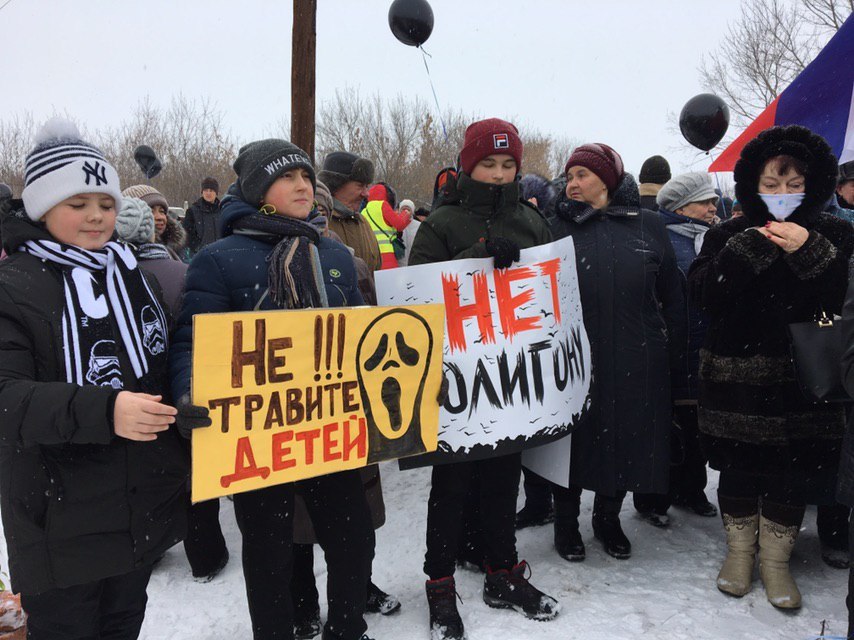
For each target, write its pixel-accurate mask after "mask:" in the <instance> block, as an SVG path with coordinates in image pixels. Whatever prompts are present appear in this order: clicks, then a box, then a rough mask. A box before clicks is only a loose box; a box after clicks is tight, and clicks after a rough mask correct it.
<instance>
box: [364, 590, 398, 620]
mask: <svg viewBox="0 0 854 640" xmlns="http://www.w3.org/2000/svg"><path fill="white" fill-rule="evenodd" d="M365 611H366V612H367V613H380V614H382V615H384V616H388V615H391V614H392V613H395V612H397V611H400V600H398V599H397V598H395V597H394V596H390V595H389V594H387V593H386V592H385V591H383V590H382V589H380V588H379V587H378V586H377V585H375V584H374V583H373V582H368V600H367V602H366V603H365Z"/></svg>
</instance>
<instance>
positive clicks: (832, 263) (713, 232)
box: [0, 118, 854, 640]
mask: <svg viewBox="0 0 854 640" xmlns="http://www.w3.org/2000/svg"><path fill="white" fill-rule="evenodd" d="M523 166H524V146H523V141H522V137H521V136H520V133H519V131H518V130H517V128H516V127H515V126H514V125H512V124H511V123H509V122H506V121H504V120H500V119H497V118H490V119H486V120H481V121H478V122H474V123H472V124H471V125H470V126H469V127H468V129H467V130H466V132H465V137H464V141H463V145H462V148H461V149H460V153H459V157H458V159H457V162H456V164H455V166H453V167H445V168H443V169H442V170H441V171H439V172H438V174H437V176H436V181H435V185H434V197H433V200H432V202H430V203H423V204H424V206H423V207H417V206H416V203H415V202H414V201H413V200H412V199H406V198H404V199H398V194H397V193H396V192H395V189H394V186H393V185H390V184H387V183H385V182H382V181H378V180H376V178H377V176H376V175H375V171H374V166H373V164H372V162H371V161H370V160H369V159H367V158H363V157H359V156H357V155H355V154H352V153H349V152H347V151H344V150H341V151H335V152H333V153H330V154H328V155H327V156H326V157H325V158H324V159H323V162H322V164H321V165H320V166H319V167H318V168H316V167H315V165H314V163H313V162H312V160H311V159H310V158H309V156H308V155H307V154H306V153H305V151H303V150H302V149H300V148H299V147H297V146H296V145H294V144H292V143H291V142H288V141H286V140H281V139H265V140H258V141H254V142H250V143H249V144H246V145H245V146H243V147H242V148H241V149H240V150H239V153H238V154H237V157H236V158H235V159H234V164H233V168H234V173H235V178H234V181H233V183H232V184H231V185H230V186H229V187H228V188H227V189H226V190H225V193H224V195H223V197H222V199H221V200H220V199H219V194H220V185H219V184H218V182H217V181H216V180H215V179H213V178H210V177H208V178H204V180H202V182H201V185H200V186H201V195H200V197H199V198H198V200H197V201H195V202H194V203H193V204H192V206H190V207H189V209H188V210H187V211H186V212H185V214H184V216H183V219H179V218H177V217H174V216H173V214H172V212H171V211H170V207H169V203H168V202H167V200H166V198H165V197H164V195H163V194H162V193H160V192H159V191H158V190H157V189H155V188H154V187H152V186H151V185H148V184H139V185H131V186H127V187H126V188H125V189H124V190H121V189H120V186H119V178H118V175H117V173H116V171H115V169H114V168H113V166H112V165H111V164H110V161H109V160H108V159H107V158H106V157H104V155H103V154H102V153H101V151H100V150H99V149H97V148H96V147H95V146H93V145H92V144H90V143H88V142H86V141H85V140H84V139H83V138H82V137H81V135H80V133H79V132H78V131H77V130H76V128H75V127H74V126H73V125H72V124H70V123H68V122H67V121H64V120H61V119H54V120H51V121H49V122H48V123H47V124H46V125H45V126H44V128H43V129H42V130H41V132H40V133H39V134H38V135H37V137H36V140H35V142H34V146H33V149H32V151H31V152H30V154H29V155H28V156H27V158H26V164H25V167H24V168H23V169H24V182H25V186H24V189H23V192H22V193H21V194H18V195H20V198H16V197H15V195H16V194H13V193H11V190H9V189H8V188H6V187H5V186H4V185H0V233H2V236H1V237H2V247H3V256H2V261H0V414H2V415H3V419H2V422H0V509H1V510H2V518H3V527H4V532H5V536H6V540H7V546H8V554H9V572H10V576H11V581H12V588H13V589H14V590H15V591H16V592H19V593H20V594H21V602H22V605H23V607H24V609H25V610H26V612H27V614H28V637H29V638H32V639H34V640H45V639H50V640H60V639H68V638H113V639H125V638H127V639H132V638H136V637H138V635H139V631H140V628H141V625H142V622H143V618H144V614H145V607H146V601H147V596H146V588H147V584H148V581H149V577H150V575H151V571H152V567H153V566H154V565H155V564H156V562H157V561H158V560H159V559H160V558H161V557H162V556H163V554H164V553H165V551H166V550H167V549H169V548H170V547H172V546H173V545H175V544H177V543H179V542H180V541H182V540H183V546H184V550H185V553H186V557H187V560H188V563H189V573H191V574H192V577H193V579H195V580H197V581H199V582H207V581H210V580H213V579H215V578H216V576H217V575H218V574H219V573H220V572H221V571H222V569H223V568H224V567H225V566H226V565H227V563H228V562H229V554H228V549H227V545H226V541H225V538H224V536H223V533H222V530H221V527H220V522H219V510H220V502H219V501H218V500H211V501H206V502H201V503H197V504H191V503H190V500H189V496H188V470H189V464H190V455H189V439H190V436H191V434H192V432H193V430H194V429H197V428H206V427H209V426H210V425H211V419H210V417H209V415H208V410H207V408H206V407H202V406H196V405H194V404H193V403H192V399H191V395H190V378H191V362H192V350H193V340H192V319H193V316H195V315H198V314H205V313H220V312H227V311H251V310H256V311H257V310H275V309H305V308H317V307H350V306H360V305H365V304H368V305H374V304H376V303H377V294H376V289H375V285H374V273H375V272H377V271H379V270H382V269H395V268H400V267H403V266H408V265H419V264H426V263H432V262H443V261H449V260H459V259H464V258H491V259H492V260H493V262H494V266H495V268H497V269H506V268H510V267H512V265H513V264H514V263H515V262H517V261H519V259H520V252H521V250H523V249H526V248H530V247H534V246H538V245H544V244H548V243H550V242H552V241H555V240H558V239H561V238H565V237H571V238H572V239H573V243H574V246H575V255H576V265H575V267H576V271H577V275H578V281H579V289H580V296H581V302H582V311H583V318H584V323H585V327H586V330H587V333H588V335H589V338H590V344H591V354H592V361H593V384H592V387H591V396H590V405H589V406H590V410H589V411H588V412H587V413H586V414H585V417H584V420H583V422H582V423H581V424H580V425H579V426H578V427H577V429H576V430H575V432H574V434H573V437H572V447H571V454H570V461H569V462H570V465H569V469H570V477H569V478H568V483H567V484H566V486H562V485H558V484H553V483H551V482H550V481H548V480H546V479H545V478H542V477H540V476H538V475H536V474H535V473H533V472H531V471H529V470H527V469H524V468H523V465H522V457H521V453H513V454H509V455H502V456H497V457H492V458H486V459H476V460H464V461H460V462H453V463H447V464H436V465H434V467H433V469H432V476H431V488H430V497H429V501H428V504H427V530H426V533H425V535H426V549H427V551H426V555H425V559H424V573H425V574H426V577H427V580H426V582H425V591H426V598H427V604H428V609H429V621H428V624H429V627H430V634H431V638H433V640H462V639H463V638H465V637H466V633H465V624H464V622H463V616H462V615H461V613H460V609H459V608H458V597H457V593H456V586H455V581H454V573H455V571H456V569H457V567H459V566H463V565H467V566H470V567H473V568H474V569H475V570H477V571H481V572H483V574H484V578H483V599H484V601H485V603H486V604H487V605H489V606H491V607H495V608H505V609H512V610H516V611H518V612H519V613H521V614H522V615H524V616H526V617H528V618H531V619H535V620H542V621H547V620H551V619H553V618H555V617H556V616H557V615H558V614H559V612H560V609H561V604H560V602H558V601H557V600H556V599H555V598H553V597H551V596H550V595H548V594H546V593H543V592H542V591H541V590H540V589H538V588H537V587H535V586H534V585H533V584H532V583H531V581H530V580H529V578H530V573H531V572H530V568H529V566H528V564H527V563H526V561H524V560H520V558H519V554H518V551H517V547H516V533H515V532H516V530H517V529H520V528H524V527H530V526H541V525H545V524H553V529H554V538H553V542H554V548H555V551H556V553H557V558H556V559H555V561H556V562H562V561H564V560H565V561H569V562H580V561H583V560H584V559H585V557H586V549H585V544H584V540H583V539H582V536H581V533H580V528H579V516H580V503H581V495H582V492H583V491H584V490H588V491H591V492H593V493H594V494H595V497H594V503H593V504H594V506H593V515H592V520H593V522H592V524H593V533H594V537H595V538H596V539H597V540H598V541H599V542H601V544H602V545H603V548H604V550H605V552H606V553H608V554H609V555H611V556H613V557H614V558H618V559H621V560H625V559H628V558H630V557H631V554H632V545H631V541H630V540H629V539H628V537H627V536H626V534H625V533H624V531H623V529H622V526H621V522H620V513H621V510H622V508H623V502H624V500H625V497H626V495H627V494H628V492H631V493H632V494H633V496H632V499H633V506H634V508H635V510H636V511H637V512H638V513H639V514H640V516H641V517H642V518H643V519H644V520H645V521H646V522H648V523H649V524H650V525H652V526H655V527H667V526H668V525H669V515H668V512H669V509H670V508H671V507H672V506H677V507H680V508H683V509H686V510H688V511H689V512H690V513H693V514H696V515H697V516H699V517H716V516H718V513H720V517H721V519H722V523H723V532H722V535H721V547H722V550H723V548H724V546H725V548H726V552H725V555H724V554H723V553H722V557H723V561H722V565H721V568H720V572H719V574H718V577H717V580H716V585H714V586H713V585H711V584H710V585H709V588H710V589H713V588H714V587H715V586H716V588H717V589H719V590H720V591H722V592H723V593H725V594H728V595H730V596H733V597H742V596H744V595H745V594H746V593H748V592H749V591H750V590H751V589H752V587H753V585H754V580H753V576H754V569H755V567H756V564H757V560H758V567H759V577H760V581H761V584H762V586H763V587H764V590H765V593H766V595H767V599H768V601H769V602H770V604H771V605H773V606H774V607H776V608H778V609H784V610H786V609H797V608H799V607H800V606H801V601H802V598H801V593H800V591H799V589H798V586H797V584H796V583H795V580H794V579H793V577H792V574H791V572H790V571H789V559H790V557H791V554H792V550H793V548H794V546H795V545H796V542H797V538H798V533H799V531H800V529H801V524H802V521H803V518H804V514H805V510H806V507H807V505H816V506H817V510H816V513H817V528H818V534H819V538H820V540H821V543H822V559H823V560H824V562H826V563H827V564H828V565H830V566H832V567H835V568H838V569H846V568H847V569H849V596H848V600H847V605H848V611H849V625H850V626H849V635H850V636H851V635H852V634H854V620H853V619H852V610H854V601H852V595H851V594H852V593H854V572H852V570H851V568H850V556H849V551H850V549H851V548H852V546H851V545H852V543H854V539H852V536H854V527H852V526H851V525H850V524H849V515H850V508H851V507H852V506H854V433H852V429H851V428H849V429H848V433H847V437H846V418H847V415H846V414H847V413H850V411H849V406H850V405H848V404H846V403H822V402H815V401H813V400H810V399H808V397H807V396H805V395H804V393H803V392H802V389H801V386H802V385H801V384H800V383H799V377H798V375H799V373H798V371H797V370H796V368H795V366H794V364H793V361H792V358H791V355H790V350H791V340H792V338H791V336H790V334H789V330H788V328H789V325H791V324H792V323H798V322H808V321H811V320H813V319H815V318H816V317H818V315H819V314H822V315H826V316H829V317H831V318H833V317H835V316H840V315H841V317H842V323H843V334H844V346H845V352H844V355H843V357H842V362H841V363H828V364H827V367H828V368H829V369H831V368H832V369H833V370H834V372H835V371H836V369H837V368H838V369H839V370H840V371H839V373H840V375H841V384H844V386H845V388H846V389H847V391H848V392H849V393H850V394H852V396H854V288H851V289H850V290H849V287H848V283H849V273H850V272H851V268H850V265H851V257H852V252H854V227H852V222H854V210H852V209H854V163H850V162H849V163H847V164H843V165H841V166H840V165H838V163H837V159H836V157H835V156H834V155H833V153H832V151H831V149H830V147H829V146H828V144H827V143H826V142H825V141H824V140H823V139H822V138H821V137H819V136H817V135H815V134H813V133H812V132H810V131H809V130H807V129H805V128H803V127H799V126H789V127H782V128H781V127H775V128H771V129H769V130H766V131H764V132H762V133H760V134H759V135H758V136H757V137H756V138H755V139H754V140H752V141H751V142H749V143H748V144H747V145H746V146H745V147H744V150H743V152H742V154H741V158H740V160H739V161H738V164H737V165H736V167H735V172H734V179H735V200H734V201H733V200H730V199H729V198H726V197H724V195H723V194H722V193H721V192H720V190H718V189H715V188H714V186H713V184H712V181H711V179H710V177H709V175H708V174H706V173H697V172H693V173H685V174H681V175H675V176H673V175H671V169H670V166H669V164H668V162H667V160H666V159H664V158H663V157H661V156H658V155H656V156H652V157H650V158H649V159H648V160H647V161H646V162H645V163H644V164H643V167H642V168H641V170H640V173H639V183H640V184H638V182H636V181H635V179H634V177H633V176H632V175H631V174H630V173H629V172H628V171H627V170H626V168H625V166H624V164H623V160H622V158H621V156H620V154H619V153H618V152H617V151H616V150H615V149H614V148H612V147H611V146H609V145H607V144H603V143H588V144H582V145H580V146H578V147H577V148H575V149H574V150H573V151H572V153H571V155H570V156H569V157H568V158H567V161H566V164H565V167H564V170H563V172H562V173H561V175H560V176H557V177H556V178H554V179H549V178H546V177H543V176H539V175H536V174H530V173H529V174H525V173H524V172H523ZM837 364H838V366H837ZM438 401H439V402H440V404H441V403H443V402H444V399H443V398H442V397H440V398H439V399H438ZM708 466H711V467H712V468H713V469H715V470H717V471H719V472H720V479H719V486H718V491H717V500H716V503H717V504H715V503H713V502H712V501H710V500H709V498H708V496H707V494H706V484H707V467H708ZM523 475H524V482H523ZM520 483H521V484H522V486H523V487H524V494H525V496H524V497H525V503H524V507H523V508H522V509H521V510H520V511H519V512H518V513H517V512H516V505H517V498H518V495H519V489H520ZM233 506H234V510H235V515H236V519H237V524H238V527H239V530H240V534H241V540H242V542H241V544H242V553H241V562H242V567H243V576H244V580H245V585H246V598H247V604H248V609H249V614H250V619H251V624H252V634H253V637H254V638H256V639H257V640H266V639H270V640H272V639H280V638H288V639H291V638H298V639H309V638H315V637H317V636H319V635H321V634H322V637H323V638H324V640H360V639H361V640H369V638H368V635H367V626H368V625H367V622H366V619H365V614H366V613H376V614H380V615H393V614H394V613H395V612H396V611H398V610H399V609H400V608H401V606H402V605H401V602H400V601H399V599H398V598H396V597H395V596H394V595H393V594H389V593H386V592H385V591H384V590H383V589H382V585H377V584H376V583H375V582H374V580H373V571H372V565H373V560H374V555H375V535H374V531H375V529H376V528H378V527H381V526H382V525H383V523H384V521H385V506H384V503H383V496H382V484H381V478H380V473H379V470H378V468H377V467H376V465H373V466H371V467H367V468H365V469H363V470H361V471H343V472H338V473H333V474H329V475H324V476H320V477H317V478H312V479H309V480H303V481H300V482H297V483H287V484H280V485H276V486H272V487H268V488H264V489H258V490H255V491H249V492H243V493H238V494H236V495H234V496H233ZM315 544H317V545H320V547H321V549H322V551H323V554H324V560H325V562H326V564H327V566H328V579H327V596H328V597H327V602H328V607H327V612H326V615H325V622H323V623H322V617H321V611H320V606H319V594H318V591H317V587H316V585H315V577H314V571H313V565H314V545H315ZM558 558H560V559H558ZM561 559H562V560H561ZM852 637H854V636H852Z"/></svg>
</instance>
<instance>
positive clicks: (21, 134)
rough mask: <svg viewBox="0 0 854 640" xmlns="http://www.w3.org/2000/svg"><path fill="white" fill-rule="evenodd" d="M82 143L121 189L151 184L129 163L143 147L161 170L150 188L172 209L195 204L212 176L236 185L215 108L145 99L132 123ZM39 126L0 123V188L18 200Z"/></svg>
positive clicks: (230, 147)
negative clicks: (96, 153) (99, 154)
mask: <svg viewBox="0 0 854 640" xmlns="http://www.w3.org/2000/svg"><path fill="white" fill-rule="evenodd" d="M80 129H81V133H82V135H83V137H84V139H86V140H91V141H92V142H93V143H94V144H96V145H97V146H99V147H100V148H101V150H102V151H103V152H104V154H105V155H106V157H107V158H108V159H109V160H110V162H112V163H113V165H114V166H115V168H116V171H117V172H118V174H119V179H120V181H121V184H122V185H123V186H125V187H127V186H130V185H133V184H138V183H140V182H149V181H148V180H147V179H146V178H145V176H144V175H143V173H142V171H141V170H140V168H139V167H138V166H137V164H136V162H135V161H134V159H133V152H134V149H136V147H137V146H138V145H141V144H147V145H148V146H150V147H152V148H153V149H154V150H155V152H156V153H157V155H158V157H159V158H160V159H161V161H162V162H163V170H162V171H161V173H160V175H158V176H156V177H155V178H154V179H152V180H151V181H150V182H151V184H152V186H154V187H155V188H157V189H159V190H160V191H161V192H162V193H163V195H165V196H166V199H167V200H168V201H169V202H170V204H172V205H173V206H181V205H182V204H183V202H184V201H185V200H190V201H192V200H195V199H196V198H197V197H198V195H199V191H200V186H201V180H202V178H204V177H206V176H213V177H214V178H216V179H217V180H219V182H220V184H223V185H228V184H229V183H230V182H231V181H232V180H233V179H234V172H233V171H232V169H231V163H232V162H233V160H234V158H235V156H236V154H237V149H236V144H235V142H234V140H233V138H232V137H231V134H230V133H228V131H227V130H226V128H225V126H224V124H223V117H222V113H221V112H220V111H219V109H218V108H217V107H216V105H215V104H214V103H213V102H210V101H200V102H196V101H192V100H188V99H186V98H185V97H184V96H181V95H179V96H175V97H174V98H173V99H172V103H171V105H170V106H169V108H167V109H162V108H158V107H156V106H154V105H152V103H151V101H150V100H149V99H148V98H146V99H144V100H142V101H141V102H140V103H139V104H138V105H137V107H136V109H135V110H134V112H133V114H132V115H131V117H130V119H128V120H127V121H125V122H123V123H122V124H120V125H119V126H117V127H113V128H106V129H102V130H97V131H92V132H88V131H86V130H85V128H84V127H80ZM37 130H38V126H37V124H36V122H35V120H34V118H33V115H32V114H31V113H24V114H20V115H13V116H11V117H9V118H8V119H4V120H0V182H6V183H7V184H9V186H11V187H12V191H13V192H14V193H15V194H17V195H20V193H21V191H22V190H23V188H24V184H23V169H24V161H25V159H26V156H27V153H29V151H30V149H32V146H33V138H34V135H35V133H36V131H37Z"/></svg>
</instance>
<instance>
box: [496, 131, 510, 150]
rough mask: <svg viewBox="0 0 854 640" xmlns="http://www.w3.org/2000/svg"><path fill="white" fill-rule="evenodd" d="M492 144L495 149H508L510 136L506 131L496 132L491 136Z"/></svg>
mask: <svg viewBox="0 0 854 640" xmlns="http://www.w3.org/2000/svg"><path fill="white" fill-rule="evenodd" d="M492 144H493V146H494V147H495V148H496V149H509V148H510V138H508V137H507V134H506V133H496V134H495V135H494V136H492Z"/></svg>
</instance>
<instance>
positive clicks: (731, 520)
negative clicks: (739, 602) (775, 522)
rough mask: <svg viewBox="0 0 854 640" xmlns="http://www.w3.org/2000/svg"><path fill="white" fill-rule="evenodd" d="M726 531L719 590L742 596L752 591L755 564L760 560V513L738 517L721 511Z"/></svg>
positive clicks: (718, 583) (719, 574)
mask: <svg viewBox="0 0 854 640" xmlns="http://www.w3.org/2000/svg"><path fill="white" fill-rule="evenodd" d="M721 516H722V518H723V522H724V531H725V532H726V546H727V555H726V558H725V559H724V563H723V566H721V570H720V573H718V580H717V585H718V589H720V590H721V591H723V592H724V593H728V594H729V595H731V596H736V597H738V598H740V597H741V596H743V595H745V594H746V593H747V592H749V591H750V588H751V586H752V583H753V565H754V563H755V559H756V540H757V537H758V529H759V514H756V515H752V516H746V517H743V518H736V517H735V516H731V515H729V514H728V513H723V514H721Z"/></svg>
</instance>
